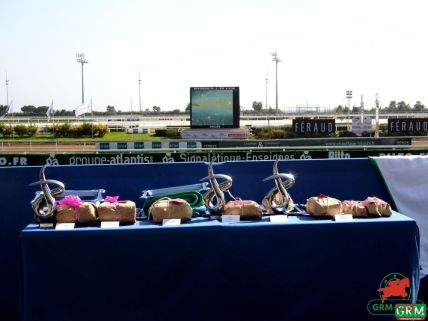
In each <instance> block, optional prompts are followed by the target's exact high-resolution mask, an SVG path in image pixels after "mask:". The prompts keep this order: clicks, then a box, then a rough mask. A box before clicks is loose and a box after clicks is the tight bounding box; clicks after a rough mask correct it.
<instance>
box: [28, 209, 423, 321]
mask: <svg viewBox="0 0 428 321" xmlns="http://www.w3.org/2000/svg"><path fill="white" fill-rule="evenodd" d="M20 241H21V244H20V245H21V267H20V268H21V271H20V274H21V278H22V279H21V284H22V286H21V313H22V318H23V320H25V321H31V320H38V321H39V320H44V321H49V320H55V321H57V320H62V321H67V320H79V321H85V320H88V321H89V320H91V321H93V320H100V321H101V320H102V321H108V320H112V321H113V320H114V321H117V320H150V321H158V320H159V321H160V320H168V321H172V320H195V321H201V320H204V321H210V320H212V321H219V320H222V321H228V320H230V321H232V320H233V321H236V320H245V321H252V320H263V321H269V320H338V319H343V320H367V319H373V320H379V316H372V315H370V314H369V312H368V310H367V305H368V303H369V302H370V301H371V300H378V301H379V302H380V294H379V292H378V291H377V289H378V288H379V287H380V284H381V281H382V280H383V279H384V278H385V276H387V275H389V274H391V273H398V274H400V275H403V276H406V277H409V279H410V284H411V290H412V291H411V293H410V294H409V296H410V299H411V300H412V301H413V302H414V301H415V299H416V294H417V288H418V282H419V277H418V273H419V265H418V249H419V233H418V228H417V226H416V223H415V221H414V220H412V219H410V218H408V217H406V216H403V215H401V214H399V213H396V212H394V213H393V215H392V217H390V218H375V219H373V218H370V219H354V220H353V221H352V222H334V221H332V220H319V219H314V218H312V217H308V216H290V217H289V221H288V222H286V223H270V222H268V221H267V219H266V218H264V220H263V221H258V222H241V223H238V224H223V223H220V222H218V221H216V220H211V221H208V220H206V219H195V220H192V222H190V223H187V224H182V225H180V226H175V227H172V226H171V227H162V226H157V225H153V224H150V223H149V222H137V223H136V224H134V225H131V226H122V227H120V228H116V229H100V228H99V227H88V228H77V229H75V230H69V231H60V230H44V229H43V230H42V229H39V228H38V226H37V225H34V224H33V225H29V226H27V227H26V228H25V229H24V230H23V231H22V233H21V235H20ZM383 320H388V318H385V317H383ZM391 320H395V318H394V317H393V316H391Z"/></svg>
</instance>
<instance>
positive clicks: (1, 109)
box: [0, 105, 7, 116]
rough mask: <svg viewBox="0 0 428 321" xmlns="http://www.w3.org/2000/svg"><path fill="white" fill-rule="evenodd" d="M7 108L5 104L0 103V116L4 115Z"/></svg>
mask: <svg viewBox="0 0 428 321" xmlns="http://www.w3.org/2000/svg"><path fill="white" fill-rule="evenodd" d="M6 110H7V105H4V106H3V105H0V116H2V115H4V114H5V112H6Z"/></svg>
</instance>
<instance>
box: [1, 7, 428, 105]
mask: <svg viewBox="0 0 428 321" xmlns="http://www.w3.org/2000/svg"><path fill="white" fill-rule="evenodd" d="M427 16H428V1H427V0H399V1H398V0H323V1H321V0H257V1H256V0H216V1H212V0H211V1H205V0H194V1H193V0H177V1H172V0H170V1H166V0H152V1H146V0H117V1H112V0H73V1H69V0H32V1H30V0H1V1H0V30H1V33H0V35H1V37H0V39H1V42H0V47H1V49H0V79H1V83H0V84H1V86H0V104H2V105H5V104H6V86H5V74H6V72H7V75H8V79H9V100H13V102H14V103H13V104H14V109H15V110H17V109H20V108H21V107H22V106H23V105H35V106H40V105H49V104H50V102H51V100H52V99H53V100H54V107H55V109H63V108H64V109H67V110H72V109H74V108H75V107H76V106H78V105H79V104H80V101H81V82H80V81H81V68H80V65H79V64H78V63H77V62H76V56H75V55H76V53H80V52H83V53H85V55H86V58H87V60H88V62H89V63H88V64H85V67H84V68H85V70H84V71H85V98H88V99H89V98H92V100H93V107H94V109H95V110H99V111H105V109H106V106H107V105H113V106H115V107H116V109H120V110H122V111H125V110H130V107H131V100H132V105H133V110H137V109H138V104H139V98H138V83H137V80H138V73H139V72H140V73H141V80H142V87H141V93H142V101H143V109H146V108H150V109H151V108H152V106H153V105H157V106H160V107H161V110H171V109H176V108H179V109H182V110H183V109H184V108H185V107H186V105H187V103H188V101H189V87H191V86H239V87H240V93H241V105H242V106H244V107H245V108H246V109H250V108H251V104H252V102H253V101H255V100H256V101H261V102H262V103H263V105H265V90H266V86H265V78H266V77H267V78H268V79H269V82H268V105H270V106H272V107H274V106H275V63H274V62H273V61H272V57H271V52H274V51H276V52H278V56H279V57H280V58H281V59H282V62H280V63H279V64H278V87H279V89H278V95H279V107H280V108H281V109H284V107H287V108H289V107H292V108H294V107H295V106H296V105H306V104H309V105H319V106H322V107H329V106H331V107H336V106H337V105H339V104H342V105H344V104H347V100H346V98H345V93H346V90H353V100H352V105H359V103H360V100H361V95H364V102H365V106H366V108H368V107H371V106H373V104H374V100H375V94H376V93H378V94H379V100H380V103H381V105H383V106H385V105H387V104H388V103H389V101H390V100H397V101H401V100H404V101H406V102H408V103H410V104H411V105H413V104H414V103H415V102H416V101H417V100H421V101H422V102H423V103H425V104H426V105H428V81H427V75H428V22H427V20H428V19H427V18H428V17H427Z"/></svg>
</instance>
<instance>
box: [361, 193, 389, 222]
mask: <svg viewBox="0 0 428 321" xmlns="http://www.w3.org/2000/svg"><path fill="white" fill-rule="evenodd" d="M363 204H364V206H365V207H366V208H367V211H368V213H369V215H373V216H386V217H389V216H391V214H392V210H391V206H390V205H389V204H388V203H387V202H385V201H384V200H381V199H380V198H377V197H367V198H366V199H365V200H364V201H363Z"/></svg>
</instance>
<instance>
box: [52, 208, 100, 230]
mask: <svg viewBox="0 0 428 321" xmlns="http://www.w3.org/2000/svg"><path fill="white" fill-rule="evenodd" d="M55 219H56V222H57V223H76V224H79V225H92V224H95V223H96V222H97V215H96V208H95V205H94V204H91V203H88V202H83V203H81V204H80V205H79V206H78V207H72V206H69V205H59V206H58V207H57V208H56V215H55Z"/></svg>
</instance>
